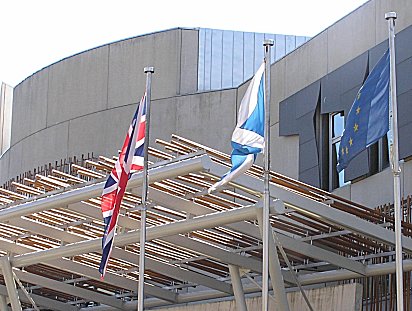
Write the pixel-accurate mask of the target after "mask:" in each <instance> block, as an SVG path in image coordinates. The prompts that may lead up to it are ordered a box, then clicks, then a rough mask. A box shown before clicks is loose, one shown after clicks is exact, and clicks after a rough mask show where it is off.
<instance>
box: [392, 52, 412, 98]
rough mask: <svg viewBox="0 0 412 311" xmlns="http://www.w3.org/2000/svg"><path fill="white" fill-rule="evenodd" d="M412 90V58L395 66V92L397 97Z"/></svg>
mask: <svg viewBox="0 0 412 311" xmlns="http://www.w3.org/2000/svg"><path fill="white" fill-rule="evenodd" d="M409 90H412V57H411V58H408V59H406V60H405V61H403V62H402V63H400V64H397V65H396V91H397V93H398V96H399V95H402V94H403V93H405V92H407V91H409Z"/></svg>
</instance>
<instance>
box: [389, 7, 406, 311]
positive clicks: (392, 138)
mask: <svg viewBox="0 0 412 311" xmlns="http://www.w3.org/2000/svg"><path fill="white" fill-rule="evenodd" d="M385 18H386V20H387V21H388V29H389V55H390V102H391V105H389V125H390V134H389V146H390V158H391V162H392V163H391V166H392V173H393V203H394V213H395V241H396V244H395V260H396V261H395V264H396V300H397V304H396V310H398V311H403V268H402V224H401V218H402V213H401V176H400V173H401V170H400V167H399V153H398V108H397V98H396V71H395V65H396V62H395V19H396V13H395V12H388V13H386V14H385Z"/></svg>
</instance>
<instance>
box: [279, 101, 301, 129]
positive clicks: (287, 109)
mask: <svg viewBox="0 0 412 311" xmlns="http://www.w3.org/2000/svg"><path fill="white" fill-rule="evenodd" d="M297 134H298V127H297V121H296V102H295V97H294V96H291V97H289V98H288V99H286V100H284V101H282V102H280V103H279V136H289V135H297Z"/></svg>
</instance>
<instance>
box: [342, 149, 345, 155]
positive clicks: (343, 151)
mask: <svg viewBox="0 0 412 311" xmlns="http://www.w3.org/2000/svg"><path fill="white" fill-rule="evenodd" d="M342 155H345V148H343V147H342Z"/></svg>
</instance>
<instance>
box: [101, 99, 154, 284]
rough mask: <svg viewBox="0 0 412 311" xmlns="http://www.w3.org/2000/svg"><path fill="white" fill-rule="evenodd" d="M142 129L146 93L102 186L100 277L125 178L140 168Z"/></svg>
mask: <svg viewBox="0 0 412 311" xmlns="http://www.w3.org/2000/svg"><path fill="white" fill-rule="evenodd" d="M145 129H146V94H145V95H144V96H143V98H142V100H141V101H140V104H139V106H138V108H137V110H136V113H135V114H134V117H133V120H132V123H131V124H130V127H129V130H128V132H127V135H126V138H125V140H124V143H123V147H122V150H121V152H120V155H119V158H118V159H117V161H116V164H115V166H114V168H113V170H112V172H111V173H110V176H109V177H108V179H107V181H106V184H105V186H104V189H103V194H102V202H101V209H102V213H103V218H104V223H105V229H104V236H103V239H102V259H101V262H100V267H99V272H100V274H101V276H102V278H103V277H104V275H105V273H106V267H107V263H108V261H109V257H110V253H111V250H112V247H113V240H114V233H115V230H116V225H117V219H118V216H119V210H120V203H121V202H122V198H123V195H124V192H125V190H126V185H127V182H128V180H129V178H130V176H131V175H132V173H133V172H135V171H138V170H141V169H143V149H144V142H145Z"/></svg>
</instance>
